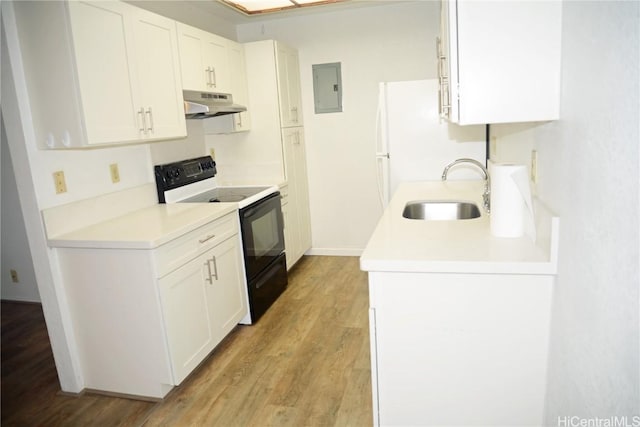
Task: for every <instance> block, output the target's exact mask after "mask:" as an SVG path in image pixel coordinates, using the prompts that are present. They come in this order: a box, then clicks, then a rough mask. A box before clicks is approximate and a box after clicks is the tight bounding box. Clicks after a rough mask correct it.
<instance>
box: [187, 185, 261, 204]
mask: <svg viewBox="0 0 640 427" xmlns="http://www.w3.org/2000/svg"><path fill="white" fill-rule="evenodd" d="M268 188H269V187H217V188H214V189H211V190H208V191H204V192H202V193H200V194H196V195H195V196H192V197H189V198H186V199H184V200H181V201H180V202H181V203H206V202H212V203H220V202H222V203H237V202H240V201H242V200H244V199H246V198H247V197H251V196H253V195H255V194H258V193H260V192H262V191H264V190H266V189H268Z"/></svg>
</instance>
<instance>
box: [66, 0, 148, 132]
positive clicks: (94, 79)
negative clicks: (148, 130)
mask: <svg viewBox="0 0 640 427" xmlns="http://www.w3.org/2000/svg"><path fill="white" fill-rule="evenodd" d="M130 10H131V9H130V7H129V6H128V5H126V4H124V3H119V2H110V3H100V4H97V3H94V4H92V3H85V2H69V14H70V18H71V19H70V22H71V34H72V37H73V46H74V48H75V60H76V66H77V71H78V84H79V86H80V94H81V102H82V107H83V108H82V110H83V112H84V124H85V128H86V133H87V143H88V144H101V143H108V142H113V141H122V140H124V141H127V140H136V139H138V138H139V137H140V136H141V134H143V132H140V128H141V127H142V118H141V117H137V116H136V113H137V111H138V109H140V108H142V106H141V105H140V103H139V102H138V101H137V100H138V99H139V98H140V93H139V91H138V90H137V89H138V87H137V85H136V84H135V82H136V80H137V79H136V77H135V76H136V70H135V63H134V62H132V61H131V58H133V55H134V46H133V44H132V43H130V41H131V40H133V33H132V28H131V25H127V23H128V22H129V19H128V16H127V14H128V13H129V12H130Z"/></svg>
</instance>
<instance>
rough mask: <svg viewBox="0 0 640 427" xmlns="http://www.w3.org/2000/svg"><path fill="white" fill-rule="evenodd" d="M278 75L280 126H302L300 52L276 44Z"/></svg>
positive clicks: (278, 43)
mask: <svg viewBox="0 0 640 427" xmlns="http://www.w3.org/2000/svg"><path fill="white" fill-rule="evenodd" d="M276 65H277V73H278V97H279V101H280V125H281V126H282V127H295V126H302V125H303V124H304V123H303V121H302V105H301V104H302V102H301V95H300V64H299V60H298V51H297V50H295V49H292V48H290V47H289V46H286V45H285V44H283V43H281V42H276Z"/></svg>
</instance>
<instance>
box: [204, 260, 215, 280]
mask: <svg viewBox="0 0 640 427" xmlns="http://www.w3.org/2000/svg"><path fill="white" fill-rule="evenodd" d="M204 265H206V266H207V273H208V275H207V277H205V278H204V281H205V282H209V284H210V285H213V278H212V276H211V264H209V260H207V262H205V263H204Z"/></svg>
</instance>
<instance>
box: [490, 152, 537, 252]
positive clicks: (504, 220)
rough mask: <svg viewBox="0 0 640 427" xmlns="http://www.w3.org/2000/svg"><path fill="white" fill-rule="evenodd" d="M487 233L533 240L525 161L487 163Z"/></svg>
mask: <svg viewBox="0 0 640 427" xmlns="http://www.w3.org/2000/svg"><path fill="white" fill-rule="evenodd" d="M490 175H491V215H490V226H491V234H492V235H493V236H496V237H521V236H523V235H524V234H525V231H526V232H527V234H528V235H529V236H530V237H531V238H532V239H533V240H535V223H534V219H533V218H534V215H533V203H532V200H531V188H530V186H529V176H528V173H527V167H526V166H525V165H519V164H511V163H495V164H492V165H491V171H490Z"/></svg>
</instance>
